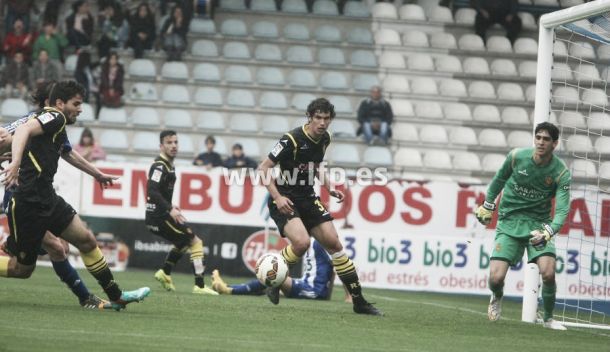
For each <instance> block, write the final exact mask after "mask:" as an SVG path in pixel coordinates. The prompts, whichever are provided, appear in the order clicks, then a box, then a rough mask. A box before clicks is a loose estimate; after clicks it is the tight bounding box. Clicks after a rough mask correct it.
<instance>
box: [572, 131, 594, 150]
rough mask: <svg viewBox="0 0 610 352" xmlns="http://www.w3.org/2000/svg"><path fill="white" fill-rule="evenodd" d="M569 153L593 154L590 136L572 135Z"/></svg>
mask: <svg viewBox="0 0 610 352" xmlns="http://www.w3.org/2000/svg"><path fill="white" fill-rule="evenodd" d="M566 144H567V151H568V152H572V153H591V152H593V144H592V143H591V139H590V138H589V136H583V135H577V134H575V135H571V136H569V137H568V141H567V143H566Z"/></svg>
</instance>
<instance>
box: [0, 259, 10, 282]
mask: <svg viewBox="0 0 610 352" xmlns="http://www.w3.org/2000/svg"><path fill="white" fill-rule="evenodd" d="M10 260H11V258H10V257H5V256H0V276H2V277H8V262H9V261H10Z"/></svg>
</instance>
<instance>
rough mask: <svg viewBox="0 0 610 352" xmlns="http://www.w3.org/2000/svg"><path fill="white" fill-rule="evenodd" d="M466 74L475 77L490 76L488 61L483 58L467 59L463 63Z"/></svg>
mask: <svg viewBox="0 0 610 352" xmlns="http://www.w3.org/2000/svg"><path fill="white" fill-rule="evenodd" d="M463 67H464V73H469V74H473V75H488V74H490V71H489V65H488V64H487V60H485V59H484V58H482V57H467V58H465V59H464V63H463Z"/></svg>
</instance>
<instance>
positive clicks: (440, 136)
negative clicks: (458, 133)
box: [419, 125, 449, 144]
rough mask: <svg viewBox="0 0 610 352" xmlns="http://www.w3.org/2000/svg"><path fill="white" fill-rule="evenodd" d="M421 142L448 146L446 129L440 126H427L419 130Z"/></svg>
mask: <svg viewBox="0 0 610 352" xmlns="http://www.w3.org/2000/svg"><path fill="white" fill-rule="evenodd" d="M419 140H420V141H421V142H422V143H435V144H448V143H449V138H448V137H447V131H445V128H443V127H442V126H438V125H425V126H423V127H422V128H421V129H420V130H419Z"/></svg>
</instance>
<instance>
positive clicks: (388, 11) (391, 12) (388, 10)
mask: <svg viewBox="0 0 610 352" xmlns="http://www.w3.org/2000/svg"><path fill="white" fill-rule="evenodd" d="M371 14H372V16H373V18H379V19H381V18H385V19H389V20H396V19H398V12H397V11H396V7H395V6H394V4H392V3H384V2H378V3H375V4H373V7H372V10H371Z"/></svg>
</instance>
